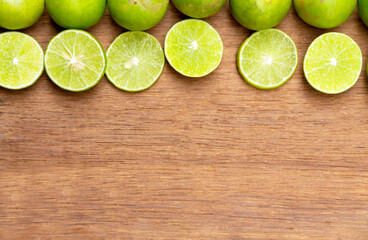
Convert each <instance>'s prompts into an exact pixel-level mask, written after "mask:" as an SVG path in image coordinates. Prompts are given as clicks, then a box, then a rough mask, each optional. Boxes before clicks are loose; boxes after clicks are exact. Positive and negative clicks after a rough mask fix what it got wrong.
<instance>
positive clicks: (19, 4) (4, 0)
mask: <svg viewBox="0 0 368 240" xmlns="http://www.w3.org/2000/svg"><path fill="white" fill-rule="evenodd" d="M44 9H45V0H32V1H29V0H17V1H14V0H1V1H0V27H2V28H6V29H9V30H18V29H23V28H27V27H30V26H32V25H33V24H35V23H36V22H37V20H38V19H39V18H40V17H41V15H42V13H43V11H44Z"/></svg>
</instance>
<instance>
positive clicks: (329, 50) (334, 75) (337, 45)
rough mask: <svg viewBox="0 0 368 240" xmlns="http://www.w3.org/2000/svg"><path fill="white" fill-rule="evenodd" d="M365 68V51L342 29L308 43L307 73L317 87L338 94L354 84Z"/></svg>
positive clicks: (305, 64)
mask: <svg viewBox="0 0 368 240" xmlns="http://www.w3.org/2000/svg"><path fill="white" fill-rule="evenodd" d="M361 71H362V52H361V51H360V48H359V46H358V45H357V44H356V43H355V42H354V40H353V39H351V38H350V37H348V36H346V35H345V34H342V33H326V34H323V35H321V36H319V37H318V38H317V39H316V40H314V41H313V43H312V44H311V45H310V46H309V48H308V51H307V54H306V55H305V58H304V74H305V77H306V79H307V80H308V82H309V84H310V85H312V87H314V88H315V89H316V90H318V91H321V92H324V93H328V94H337V93H341V92H344V91H346V90H348V89H349V88H351V87H352V86H354V84H355V83H356V81H357V80H358V78H359V75H360V73H361Z"/></svg>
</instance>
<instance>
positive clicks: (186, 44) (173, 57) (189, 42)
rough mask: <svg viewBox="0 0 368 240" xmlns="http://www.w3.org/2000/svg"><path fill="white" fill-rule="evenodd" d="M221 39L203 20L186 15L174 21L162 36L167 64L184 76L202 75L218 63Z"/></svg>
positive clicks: (209, 71)
mask: <svg viewBox="0 0 368 240" xmlns="http://www.w3.org/2000/svg"><path fill="white" fill-rule="evenodd" d="M223 48H224V47H223V43H222V40H221V37H220V35H219V34H218V32H217V31H216V30H215V29H214V28H213V27H212V26H211V25H210V24H208V23H207V22H205V21H202V20H195V19H189V20H184V21H181V22H179V23H177V24H175V25H174V26H173V27H172V28H171V29H170V30H169V32H168V33H167V35H166V39H165V55H166V58H167V60H168V62H169V63H170V65H171V66H172V67H173V68H174V69H175V70H176V71H177V72H179V73H181V74H182V75H184V76H187V77H203V76H206V75H208V74H210V73H211V72H213V71H214V70H215V69H216V68H217V67H218V66H219V64H220V63H221V59H222V53H223Z"/></svg>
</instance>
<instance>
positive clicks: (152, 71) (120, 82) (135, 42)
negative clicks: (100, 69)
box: [106, 31, 165, 92]
mask: <svg viewBox="0 0 368 240" xmlns="http://www.w3.org/2000/svg"><path fill="white" fill-rule="evenodd" d="M106 57H107V68H106V77H107V79H108V80H109V81H110V82H111V83H112V84H113V85H114V86H115V87H117V88H118V89H120V90H123V91H127V92H140V91H144V90H146V89H148V88H150V87H151V86H152V85H153V84H155V83H156V81H157V80H158V79H159V78H160V76H161V74H162V72H163V69H164V64H165V56H164V52H163V50H162V47H161V44H160V43H159V41H158V40H157V39H156V38H155V37H153V36H152V35H150V34H148V33H146V32H141V31H129V32H125V33H123V34H121V35H119V36H118V37H117V38H116V39H115V40H114V42H113V43H112V44H111V45H110V47H109V48H108V50H107V52H106Z"/></svg>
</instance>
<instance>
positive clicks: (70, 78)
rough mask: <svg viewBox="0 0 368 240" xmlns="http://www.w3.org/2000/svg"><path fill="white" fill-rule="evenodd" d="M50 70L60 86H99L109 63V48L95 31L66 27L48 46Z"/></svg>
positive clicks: (47, 61) (49, 74) (48, 69)
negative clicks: (103, 46)
mask: <svg viewBox="0 0 368 240" xmlns="http://www.w3.org/2000/svg"><path fill="white" fill-rule="evenodd" d="M45 65H46V72H47V74H48V76H49V77H50V79H51V80H52V81H53V82H54V83H55V84H56V85H57V86H59V87H61V88H63V89H65V90H69V91H74V92H78V91H84V90H87V89H90V88H92V87H93V86H95V85H96V84H97V83H98V82H99V81H100V79H101V78H102V77H103V75H104V72H105V67H106V58H105V52H104V50H103V48H102V46H101V44H100V43H99V42H98V40H97V39H95V38H94V37H93V36H92V35H91V34H89V33H88V32H85V31H81V30H66V31H63V32H61V33H60V34H58V35H57V36H56V37H54V38H53V39H52V40H51V41H50V43H49V45H48V47H47V50H46V56H45Z"/></svg>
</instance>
